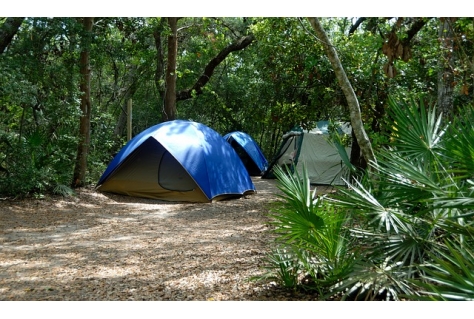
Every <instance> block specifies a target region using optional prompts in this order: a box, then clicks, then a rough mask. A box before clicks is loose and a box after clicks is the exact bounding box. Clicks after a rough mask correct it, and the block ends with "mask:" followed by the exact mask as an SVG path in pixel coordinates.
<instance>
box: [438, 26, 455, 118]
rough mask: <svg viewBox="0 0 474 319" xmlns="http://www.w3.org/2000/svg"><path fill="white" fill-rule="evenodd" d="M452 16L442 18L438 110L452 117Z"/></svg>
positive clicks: (453, 57)
mask: <svg viewBox="0 0 474 319" xmlns="http://www.w3.org/2000/svg"><path fill="white" fill-rule="evenodd" d="M451 23H452V20H451V19H450V18H440V25H439V31H438V38H439V41H440V42H441V48H442V53H441V58H440V59H439V61H440V66H439V67H440V69H439V71H438V112H440V113H441V112H442V113H443V117H444V118H446V119H451V118H452V115H453V91H454V72H453V71H454V59H455V56H454V55H455V52H454V34H453V29H452V26H451Z"/></svg>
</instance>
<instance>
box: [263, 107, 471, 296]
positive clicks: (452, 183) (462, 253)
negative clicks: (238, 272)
mask: <svg viewBox="0 0 474 319" xmlns="http://www.w3.org/2000/svg"><path fill="white" fill-rule="evenodd" d="M390 106H391V110H390V112H389V114H390V115H391V118H392V123H391V127H392V131H393V133H392V134H391V135H390V140H391V144H390V146H387V147H386V148H385V149H381V150H379V151H378V152H377V163H372V164H371V165H373V167H374V168H375V173H376V178H374V179H373V180H368V179H366V178H364V179H362V180H360V181H358V180H355V181H354V183H353V184H351V185H350V187H348V188H342V187H341V188H339V189H338V191H337V193H335V194H333V195H331V196H326V197H324V198H323V197H320V198H315V195H314V192H313V193H312V192H310V191H309V190H310V184H309V180H308V179H307V177H306V173H303V176H302V177H300V176H298V175H297V174H295V175H291V174H289V173H288V172H284V171H283V170H278V171H276V175H277V178H278V181H279V186H280V189H281V190H282V192H283V195H282V196H281V197H282V199H283V200H284V202H283V204H282V206H281V207H280V208H275V209H274V212H273V213H272V214H271V217H272V220H273V222H272V223H271V224H272V226H273V228H274V232H275V234H276V235H277V240H276V243H277V244H278V245H279V247H284V249H285V251H286V252H291V254H288V259H287V260H291V263H288V262H287V263H275V262H274V263H273V264H271V265H274V267H273V268H274V269H277V268H276V265H278V266H279V267H280V268H281V267H282V265H283V266H285V265H286V266H288V267H290V265H291V269H292V270H297V271H298V272H299V276H298V277H297V278H298V279H299V281H298V283H297V286H298V287H304V288H306V289H308V287H309V288H313V289H318V292H319V293H320V296H321V299H328V298H340V299H341V300H400V299H402V298H409V299H417V300H418V299H419V300H423V299H439V300H470V299H472V287H473V281H472V279H473V278H472V272H473V265H474V257H473V254H472V251H473V246H472V245H473V244H474V237H473V235H474V232H473V231H474V229H473V228H472V216H474V213H473V208H474V205H473V204H474V199H473V197H472V195H473V194H474V193H473V190H474V188H473V187H472V185H473V182H472V181H471V180H470V179H471V178H472V176H473V170H472V169H471V166H470V165H469V164H468V163H469V161H470V160H471V159H472V152H471V150H472V147H471V146H472V145H474V138H472V135H471V131H472V128H470V127H469V125H464V123H472V122H471V121H472V120H473V118H472V116H473V113H472V111H469V112H466V113H465V114H464V116H463V117H460V118H459V119H457V120H455V121H453V122H452V123H450V124H448V125H443V124H442V120H441V115H440V116H437V115H436V109H435V108H427V107H425V105H424V104H423V102H419V103H417V102H416V100H415V98H412V99H410V100H409V102H405V101H395V100H394V99H390ZM455 139H459V140H460V141H461V142H459V143H456V142H454V140H455ZM461 143H462V145H464V150H462V149H460V145H461ZM276 253H278V252H272V254H273V255H271V256H273V260H276V259H275V254H276ZM294 265H298V267H295V266H294ZM280 268H278V269H280ZM268 269H271V267H270V266H269V267H268ZM288 270H289V269H288ZM283 275H284V273H283V272H281V271H279V272H274V273H273V278H280V282H284V281H285V280H284V279H283V277H282V276H283ZM293 277H295V276H293ZM308 278H310V280H309V281H308ZM303 279H305V280H306V282H304V281H303ZM308 282H311V283H312V285H308ZM292 285H293V286H292V287H293V289H295V288H294V283H293V284H292Z"/></svg>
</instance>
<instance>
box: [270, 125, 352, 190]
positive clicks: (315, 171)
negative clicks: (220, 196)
mask: <svg viewBox="0 0 474 319" xmlns="http://www.w3.org/2000/svg"><path fill="white" fill-rule="evenodd" d="M328 126H329V122H328V121H319V122H317V126H316V128H314V129H312V130H310V131H308V130H306V131H304V130H303V129H301V128H294V129H292V130H291V131H290V132H288V133H286V134H284V135H283V137H282V142H281V144H280V148H279V150H278V152H277V154H276V156H275V157H274V159H273V160H272V162H271V163H270V165H269V168H268V170H267V171H265V173H264V174H263V176H262V178H275V176H274V174H273V168H274V167H275V165H277V166H280V167H286V168H289V169H290V170H291V171H297V172H298V174H299V175H300V176H302V173H303V171H302V169H303V168H302V167H303V163H304V164H305V166H306V171H307V173H308V177H309V179H310V183H312V184H320V185H344V184H345V183H344V181H343V179H342V178H344V179H347V178H348V175H349V170H348V168H347V167H346V166H345V164H344V162H343V160H342V158H341V155H340V154H339V151H338V149H337V148H336V146H335V145H334V144H333V143H332V142H330V141H329V131H328ZM338 133H339V134H349V135H350V134H351V126H350V124H349V123H342V124H341V125H339V126H338ZM345 151H346V154H349V155H350V153H351V148H350V147H346V148H345Z"/></svg>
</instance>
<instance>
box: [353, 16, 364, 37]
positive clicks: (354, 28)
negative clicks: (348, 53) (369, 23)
mask: <svg viewBox="0 0 474 319" xmlns="http://www.w3.org/2000/svg"><path fill="white" fill-rule="evenodd" d="M365 20H367V18H359V19H357V21H356V22H355V23H354V24H353V25H352V26H351V28H350V30H349V35H352V34H353V33H354V32H355V31H356V30H357V28H358V27H359V26H360V25H361V24H362V22H364V21H365Z"/></svg>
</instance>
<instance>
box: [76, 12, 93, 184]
mask: <svg viewBox="0 0 474 319" xmlns="http://www.w3.org/2000/svg"><path fill="white" fill-rule="evenodd" d="M93 23H94V18H83V19H82V24H83V27H84V31H85V34H84V36H83V38H82V52H81V56H80V62H79V63H80V73H81V82H80V91H81V92H82V96H81V112H82V115H81V119H80V125H79V145H78V147H77V157H76V165H75V168H74V176H73V181H72V187H81V186H84V184H85V177H86V171H87V156H88V154H89V143H90V122H91V99H90V76H91V69H90V61H89V55H90V41H91V38H92V36H91V33H92V25H93Z"/></svg>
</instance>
